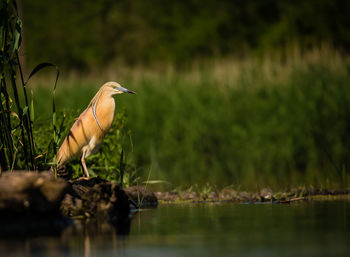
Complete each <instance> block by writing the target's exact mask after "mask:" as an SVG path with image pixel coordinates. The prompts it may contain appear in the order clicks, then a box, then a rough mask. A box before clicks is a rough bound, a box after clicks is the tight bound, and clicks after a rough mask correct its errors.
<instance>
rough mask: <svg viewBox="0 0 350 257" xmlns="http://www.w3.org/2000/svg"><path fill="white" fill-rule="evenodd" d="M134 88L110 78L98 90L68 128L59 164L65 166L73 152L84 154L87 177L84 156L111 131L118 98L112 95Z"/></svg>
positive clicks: (83, 161) (82, 160)
mask: <svg viewBox="0 0 350 257" xmlns="http://www.w3.org/2000/svg"><path fill="white" fill-rule="evenodd" d="M122 93H131V94H136V93H135V92H133V91H131V90H129V89H126V88H123V87H122V86H120V85H119V84H118V83H116V82H107V83H106V84H104V85H103V86H102V87H101V88H100V90H99V91H98V92H97V93H96V95H95V96H94V98H93V99H92V100H91V102H90V104H89V106H88V107H87V108H86V109H85V111H83V113H82V114H80V116H79V118H78V119H77V120H76V121H75V122H74V124H73V126H72V128H71V129H70V130H69V133H68V135H67V137H66V138H65V139H64V141H63V143H62V145H61V147H60V149H59V150H58V152H57V164H58V165H59V166H58V167H59V168H58V169H60V167H64V164H65V163H67V162H68V161H69V160H70V159H71V158H72V157H74V156H81V164H82V166H83V169H84V173H85V175H86V177H89V172H88V170H87V168H86V164H85V158H86V157H88V156H89V155H90V154H91V153H94V152H95V151H96V150H97V148H98V146H99V145H100V143H101V142H102V139H103V137H104V136H105V134H106V133H107V132H108V130H109V128H110V127H111V125H112V122H113V119H114V110H115V102H114V99H113V97H112V96H113V95H115V94H122Z"/></svg>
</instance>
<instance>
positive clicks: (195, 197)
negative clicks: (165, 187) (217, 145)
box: [155, 187, 350, 203]
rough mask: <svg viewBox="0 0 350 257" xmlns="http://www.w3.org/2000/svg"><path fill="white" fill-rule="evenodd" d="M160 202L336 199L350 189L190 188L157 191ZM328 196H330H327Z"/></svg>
mask: <svg viewBox="0 0 350 257" xmlns="http://www.w3.org/2000/svg"><path fill="white" fill-rule="evenodd" d="M155 195H156V197H157V199H158V201H159V203H176V202H223V201H225V202H274V203H290V202H294V201H300V200H307V199H336V198H337V197H349V198H350V189H349V188H346V189H331V190H329V189H315V188H313V187H300V188H295V189H292V190H290V191H288V192H274V191H272V190H271V189H269V188H264V189H262V190H260V192H246V191H238V190H235V189H223V190H221V191H219V192H205V193H198V192H193V191H190V190H184V191H169V192H155ZM326 197H328V198H326Z"/></svg>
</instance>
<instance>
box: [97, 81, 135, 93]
mask: <svg viewBox="0 0 350 257" xmlns="http://www.w3.org/2000/svg"><path fill="white" fill-rule="evenodd" d="M102 87H103V88H104V90H106V91H107V92H108V93H110V94H111V95H116V94H123V93H129V94H136V93H135V92H134V91H131V90H129V89H127V88H124V87H122V86H121V85H119V84H118V83H117V82H113V81H111V82H107V83H106V84H104V85H103V86H102Z"/></svg>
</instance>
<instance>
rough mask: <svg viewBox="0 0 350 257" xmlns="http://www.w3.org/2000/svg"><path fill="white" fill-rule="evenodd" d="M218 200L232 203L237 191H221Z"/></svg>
mask: <svg viewBox="0 0 350 257" xmlns="http://www.w3.org/2000/svg"><path fill="white" fill-rule="evenodd" d="M219 197H220V199H222V200H226V201H232V200H235V199H236V197H237V191H236V190H234V189H228V188H226V189H223V190H222V191H221V192H220V194H219Z"/></svg>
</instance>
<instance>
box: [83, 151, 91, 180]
mask: <svg viewBox="0 0 350 257" xmlns="http://www.w3.org/2000/svg"><path fill="white" fill-rule="evenodd" d="M85 155H86V151H84V152H83V155H82V156H81V165H82V166H83V170H84V173H85V175H86V177H87V178H89V177H90V175H89V172H88V169H87V168H86V164H85Z"/></svg>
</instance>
